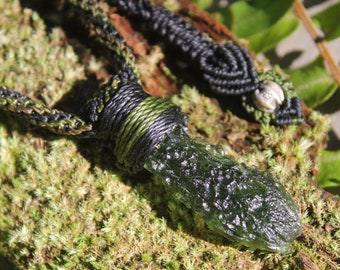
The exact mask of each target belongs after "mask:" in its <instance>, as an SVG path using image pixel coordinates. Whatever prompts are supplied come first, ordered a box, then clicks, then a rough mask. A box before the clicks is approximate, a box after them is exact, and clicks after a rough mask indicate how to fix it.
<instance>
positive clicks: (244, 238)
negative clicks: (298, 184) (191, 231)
mask: <svg viewBox="0 0 340 270" xmlns="http://www.w3.org/2000/svg"><path fill="white" fill-rule="evenodd" d="M144 167H145V168H146V169H147V170H148V171H150V172H152V173H154V174H156V175H157V176H158V177H159V178H160V179H162V181H163V182H164V184H165V186H166V189H167V190H168V192H171V194H174V195H175V196H176V197H177V198H179V199H180V201H181V202H183V203H184V204H185V205H186V206H187V207H188V208H191V209H193V210H194V211H196V212H198V213H199V214H200V215H201V216H202V217H203V218H204V220H205V221H206V223H207V225H208V226H209V227H210V228H211V229H212V230H214V231H216V232H218V233H220V234H222V235H223V236H225V237H227V238H229V239H230V240H233V241H236V242H238V243H240V244H241V245H245V246H248V247H251V248H254V249H262V250H270V251H277V252H282V253H286V252H288V250H289V247H290V243H291V242H292V241H293V240H294V239H295V238H296V237H298V236H299V235H300V233H301V224H300V219H299V210H298V207H297V205H296V204H295V202H294V200H293V198H292V197H291V196H290V195H289V194H288V193H287V191H286V190H285V189H284V187H283V186H282V185H281V184H280V183H279V182H278V181H277V180H276V179H275V178H274V177H273V176H272V175H270V174H268V173H265V172H261V171H259V170H257V169H255V168H250V167H247V166H245V165H244V164H239V163H237V162H236V161H234V160H233V159H231V158H230V157H228V156H226V155H223V154H222V153H220V152H218V151H217V150H216V149H215V148H214V147H212V146H209V145H203V144H199V143H197V142H196V141H195V140H193V139H191V138H190V137H189V136H188V134H187V133H186V132H185V131H184V130H182V129H179V128H177V129H175V130H174V131H173V132H172V133H171V134H169V135H167V136H166V138H165V139H164V141H163V142H162V143H161V144H160V145H159V147H158V149H157V151H156V152H155V153H154V154H153V155H152V156H151V157H150V158H149V159H148V161H147V162H146V164H145V166H144Z"/></svg>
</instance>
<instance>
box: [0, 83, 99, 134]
mask: <svg viewBox="0 0 340 270" xmlns="http://www.w3.org/2000/svg"><path fill="white" fill-rule="evenodd" d="M0 109H2V110H4V111H9V112H11V113H12V114H15V115H16V116H18V117H21V118H25V119H28V120H29V121H30V122H31V123H32V124H34V125H37V126H40V127H43V128H46V129H48V130H50V131H52V132H54V133H57V134H62V135H78V134H81V133H83V132H86V131H89V130H91V128H92V127H91V125H90V124H87V123H86V122H85V121H84V120H83V119H81V118H79V117H78V116H76V115H74V114H71V113H66V112H62V111H59V110H55V109H50V108H48V107H47V106H46V105H45V104H43V103H39V102H36V101H34V100H32V99H30V98H29V97H27V96H24V95H22V94H19V93H16V92H13V91H12V90H9V89H8V88H6V87H4V86H0Z"/></svg>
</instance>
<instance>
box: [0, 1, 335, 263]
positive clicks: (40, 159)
mask: <svg viewBox="0 0 340 270" xmlns="http://www.w3.org/2000/svg"><path fill="white" fill-rule="evenodd" d="M0 10H1V12H0V22H1V24H0V32H1V34H0V44H1V46H0V64H1V69H0V82H1V83H2V84H6V85H7V86H9V87H12V88H14V89H15V90H17V91H20V92H22V93H25V94H28V95H30V96H31V97H34V98H38V99H41V100H43V101H44V102H46V103H47V104H48V105H49V106H51V105H54V104H55V102H57V101H58V100H59V99H60V98H61V97H62V96H63V95H64V94H65V93H67V92H68V91H69V90H70V89H71V88H72V86H73V84H74V82H76V81H77V80H82V79H84V78H85V72H84V70H85V68H86V67H84V66H83V65H81V64H80V63H79V60H78V56H77V54H76V53H75V52H74V50H73V48H72V47H71V46H69V45H67V44H65V45H63V43H61V42H60V39H61V38H62V32H61V30H60V29H58V28H53V29H51V31H50V32H49V33H46V27H45V25H44V22H43V21H42V20H41V18H40V17H39V15H38V14H37V13H36V12H34V11H32V10H29V9H25V10H23V9H22V8H21V7H20V5H19V1H15V0H13V1H0ZM35 56H38V57H35ZM92 63H97V62H96V61H95V60H94V62H92ZM91 67H92V68H93V69H95V67H101V65H100V64H95V65H94V64H91ZM173 101H174V102H176V104H178V105H179V106H181V107H182V108H183V110H184V111H185V112H186V113H187V114H188V119H189V128H190V129H189V130H190V132H192V135H193V136H196V137H200V139H202V140H203V139H204V140H206V141H209V142H211V143H218V144H220V145H221V147H222V148H223V149H224V150H225V151H226V153H227V154H230V155H232V156H233V157H235V158H236V159H237V160H239V161H242V162H245V163H247V164H249V165H256V166H259V167H260V168H261V169H263V170H268V171H270V172H272V173H273V174H274V175H275V176H276V177H277V178H278V179H279V180H280V181H281V182H282V183H283V184H284V185H285V187H286V188H287V189H288V190H289V192H290V193H291V194H292V195H293V196H294V198H295V200H296V201H297V203H298V205H299V206H300V209H301V213H302V223H303V224H304V232H303V235H302V237H300V238H299V239H298V240H297V241H295V242H294V244H293V247H292V253H291V254H288V255H280V254H266V253H262V252H254V251H249V250H246V249H244V248H243V249H242V248H238V247H237V246H235V245H234V244H232V243H229V242H227V241H226V240H224V239H221V238H219V237H218V236H216V235H214V234H213V233H212V232H210V231H209V230H208V229H207V228H206V227H205V224H204V223H203V222H202V220H201V219H200V218H199V217H197V216H196V215H195V214H194V213H191V211H189V210H188V209H187V208H185V207H184V206H183V205H181V204H179V203H178V202H177V201H176V200H174V199H173V198H172V197H171V194H166V193H165V192H164V188H163V186H162V185H161V184H160V182H159V181H158V180H157V179H153V178H152V177H151V176H150V175H146V174H145V175H144V174H142V175H137V176H134V177H131V176H126V175H123V174H122V173H121V172H120V171H118V170H117V169H116V168H115V166H114V161H113V157H112V154H111V152H110V151H108V150H107V149H102V148H100V147H98V145H97V144H96V143H95V142H92V141H84V142H76V141H73V140H70V139H68V138H61V137H58V136H55V135H50V134H48V133H42V132H40V131H39V130H37V129H35V128H32V127H30V126H29V125H26V124H25V123H24V122H23V121H21V120H17V119H13V118H11V117H10V116H9V115H7V114H5V113H3V112H0V208H1V211H0V253H1V255H2V256H4V257H6V258H8V259H10V260H11V261H13V262H14V264H15V265H16V266H17V267H18V268H20V269H50V268H64V269H91V268H95V269H123V268H124V269H145V268H150V269H161V268H165V269H260V268H268V269H272V268H275V267H276V268H279V269H289V268H290V267H292V268H296V269H298V268H299V267H300V266H301V265H303V259H305V258H308V260H310V261H311V262H312V263H313V264H315V265H317V266H318V267H319V268H320V269H325V268H327V269H336V264H335V263H336V260H337V259H338V258H337V255H338V254H339V244H338V243H339V237H340V235H339V229H338V228H339V204H338V201H336V200H335V199H334V197H332V196H328V197H327V194H325V193H323V191H322V190H320V189H318V188H317V187H315V186H314V185H313V182H312V179H313V176H314V174H315V172H316V171H317V165H316V163H315V158H317V157H318V155H319V154H320V150H321V149H322V147H323V144H324V142H325V134H326V132H327V130H328V127H329V121H328V118H327V117H325V116H322V115H320V114H319V113H317V112H312V113H310V114H309V115H307V116H306V117H307V118H306V123H305V124H302V125H301V126H299V127H294V126H291V127H285V128H275V127H272V126H260V125H253V124H250V123H248V122H247V121H245V120H244V119H241V118H238V117H236V116H235V115H233V114H232V113H230V112H223V111H222V110H221V109H220V107H219V106H218V104H217V103H216V102H215V101H214V102H213V100H212V99H209V98H207V97H204V96H203V95H201V94H199V93H198V92H197V90H195V89H193V88H191V87H187V86H186V87H184V89H183V91H182V92H181V93H180V94H178V95H177V96H176V97H174V98H173Z"/></svg>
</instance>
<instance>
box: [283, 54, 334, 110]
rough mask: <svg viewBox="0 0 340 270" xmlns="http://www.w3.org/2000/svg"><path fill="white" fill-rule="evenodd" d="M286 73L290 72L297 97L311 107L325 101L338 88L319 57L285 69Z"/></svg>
mask: <svg viewBox="0 0 340 270" xmlns="http://www.w3.org/2000/svg"><path fill="white" fill-rule="evenodd" d="M287 73H288V74H290V79H291V80H292V81H293V82H294V84H295V87H296V91H297V94H298V95H299V97H300V98H301V99H302V100H303V101H304V102H305V103H306V105H307V106H309V107H311V108H315V107H316V106H318V105H321V104H322V103H324V102H326V101H327V100H328V99H329V98H330V97H331V96H332V95H333V94H334V92H335V91H336V90H337V89H338V85H337V84H336V82H335V81H334V80H333V79H332V78H331V77H330V76H329V74H328V72H327V70H326V69H325V68H324V67H323V62H322V59H320V58H317V59H316V60H315V61H314V62H312V63H310V64H308V65H306V66H304V67H303V68H299V69H294V70H287Z"/></svg>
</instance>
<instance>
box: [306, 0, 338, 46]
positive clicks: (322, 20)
mask: <svg viewBox="0 0 340 270" xmlns="http://www.w3.org/2000/svg"><path fill="white" fill-rule="evenodd" d="M339 14H340V3H337V4H334V5H332V6H330V7H329V8H327V9H325V10H324V11H322V12H320V13H318V14H316V15H314V16H313V17H312V19H313V21H314V23H315V24H317V25H318V26H319V28H321V29H322V31H323V33H324V35H325V38H326V40H328V41H329V40H333V39H335V38H338V37H339V36H340V27H336V26H338V25H339Z"/></svg>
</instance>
